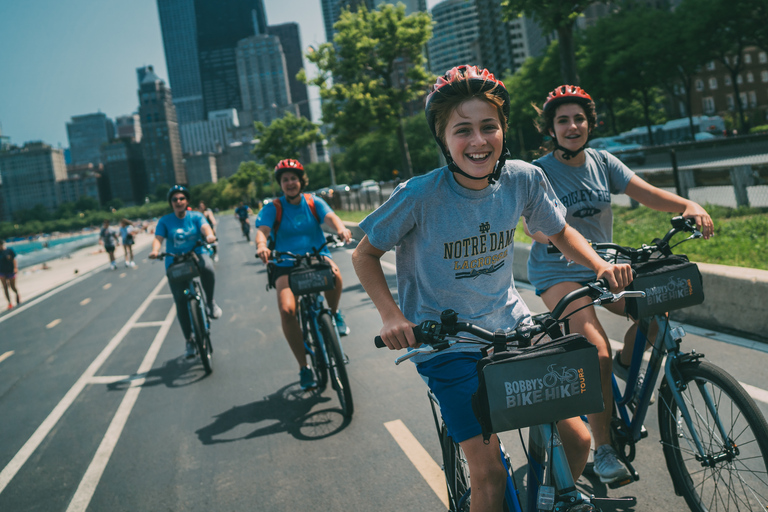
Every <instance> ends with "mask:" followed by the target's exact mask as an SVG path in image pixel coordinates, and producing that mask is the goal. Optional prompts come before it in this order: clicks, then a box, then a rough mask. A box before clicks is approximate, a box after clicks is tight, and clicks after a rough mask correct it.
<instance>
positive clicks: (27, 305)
mask: <svg viewBox="0 0 768 512" xmlns="http://www.w3.org/2000/svg"><path fill="white" fill-rule="evenodd" d="M107 265H108V263H105V264H104V265H102V266H100V267H97V268H95V269H93V270H91V271H90V272H86V273H85V274H83V275H82V276H80V277H78V278H77V279H73V280H72V281H70V282H68V283H66V284H63V285H61V286H59V287H58V288H54V289H53V290H51V291H49V292H48V293H46V294H43V295H41V296H39V297H37V298H36V299H33V300H32V301H30V302H25V303H24V304H22V305H21V306H16V307H15V308H13V310H12V311H11V312H10V313H7V314H5V315H3V316H2V317H0V323H3V322H5V321H6V320H8V319H9V318H13V317H14V316H16V315H18V314H19V313H21V312H22V311H24V310H26V309H29V308H31V307H32V306H34V305H35V304H38V303H40V302H43V301H44V300H45V299H47V298H48V297H52V296H54V295H56V294H57V293H59V292H60V291H63V290H66V289H67V288H69V287H70V286H74V285H76V284H77V283H79V282H80V281H82V280H84V279H88V278H89V277H91V275H93V274H95V273H96V272H99V271H101V270H104V269H105V268H107Z"/></svg>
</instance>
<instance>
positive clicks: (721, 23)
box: [678, 0, 765, 133]
mask: <svg viewBox="0 0 768 512" xmlns="http://www.w3.org/2000/svg"><path fill="white" fill-rule="evenodd" d="M763 1H765V0H763ZM753 3H754V1H753V0H729V1H728V2H725V1H724V0H684V1H683V3H682V4H681V5H680V6H679V7H678V8H679V9H685V10H690V11H691V12H693V13H696V18H693V17H692V19H695V20H698V22H699V23H700V25H699V27H698V28H697V30H698V31H699V33H702V34H707V40H708V41H716V42H717V44H714V45H711V46H710V47H709V52H710V53H709V55H710V58H711V59H716V60H718V61H720V63H722V64H723V66H725V68H726V69H727V70H728V72H729V74H730V75H731V84H732V87H733V97H734V103H735V107H736V112H737V113H738V117H739V128H740V131H741V132H742V133H744V132H745V131H746V128H747V122H746V119H745V116H744V105H742V102H741V93H740V91H739V89H740V88H739V74H740V73H741V72H742V70H743V69H744V49H745V48H746V47H747V46H750V45H751V44H754V40H753V35H754V30H750V28H751V27H753V26H754V23H753V22H752V20H751V18H750V16H751V15H752V14H753V12H754V11H755V10H754V8H753ZM761 23H762V24H765V20H762V22H761ZM707 60H709V59H707Z"/></svg>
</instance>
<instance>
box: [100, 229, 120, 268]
mask: <svg viewBox="0 0 768 512" xmlns="http://www.w3.org/2000/svg"><path fill="white" fill-rule="evenodd" d="M99 243H100V244H102V245H103V246H104V250H105V251H107V254H109V266H110V267H111V268H112V270H117V263H115V246H116V245H117V244H119V243H120V238H119V237H118V235H117V232H116V231H115V230H114V229H113V228H111V227H110V226H109V219H104V224H103V225H102V227H101V231H99Z"/></svg>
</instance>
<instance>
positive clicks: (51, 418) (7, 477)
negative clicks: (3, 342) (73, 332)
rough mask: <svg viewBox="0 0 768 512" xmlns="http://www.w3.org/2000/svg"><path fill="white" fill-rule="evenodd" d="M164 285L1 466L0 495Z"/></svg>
mask: <svg viewBox="0 0 768 512" xmlns="http://www.w3.org/2000/svg"><path fill="white" fill-rule="evenodd" d="M73 282H74V281H73ZM165 283H166V278H165V277H163V278H162V279H161V280H160V282H159V283H157V286H155V289H154V290H152V292H151V293H150V294H149V296H148V297H147V298H146V299H145V300H144V302H142V303H141V306H139V309H137V310H136V311H135V312H134V313H133V315H131V318H129V319H128V322H126V324H125V325H124V326H123V327H122V328H121V329H120V330H119V331H118V332H117V334H115V336H114V337H113V338H112V339H111V340H110V341H109V343H107V346H106V347H104V350H102V351H101V353H100V354H99V355H98V356H97V357H96V359H94V360H93V362H92V363H91V364H90V366H88V368H87V369H86V370H85V372H84V373H83V374H82V375H81V376H80V378H78V379H77V381H76V382H75V384H74V385H73V386H72V387H71V388H70V389H69V391H67V394H65V395H64V398H62V399H61V401H60V402H59V403H58V404H57V405H56V407H55V408H54V409H53V411H51V413H50V414H49V415H48V417H47V418H45V420H44V421H43V423H41V424H40V426H39V427H37V430H35V432H34V433H33V434H32V437H30V438H29V439H28V440H27V442H26V443H24V446H22V447H21V449H20V450H19V451H18V453H16V455H15V456H14V457H13V459H11V461H10V462H9V463H8V465H7V466H5V468H3V470H2V471H0V493H2V492H3V490H5V488H6V487H7V486H8V483H9V482H10V481H11V480H12V479H13V477H14V476H16V473H18V472H19V470H20V469H21V467H22V466H23V465H24V463H25V462H27V460H28V459H29V457H30V456H31V455H32V454H33V453H34V452H35V450H36V449H37V447H38V446H40V444H41V443H42V442H43V441H44V440H45V437H46V436H47V435H48V434H49V433H50V431H51V430H53V427H55V426H56V423H58V421H59V420H60V419H61V417H62V416H63V415H64V413H65V412H66V411H67V409H68V408H69V406H70V405H72V403H73V402H74V401H75V399H76V398H77V396H78V395H79V394H80V392H81V391H82V390H83V388H85V386H86V385H87V384H88V381H89V380H90V379H91V378H92V377H93V376H94V375H96V372H97V371H98V370H99V368H100V367H101V365H103V364H104V362H105V361H106V360H107V358H109V356H110V355H112V352H113V351H114V350H115V348H117V346H118V345H119V344H120V342H121V341H123V338H125V336H126V334H128V332H129V331H130V330H131V328H132V327H133V325H134V324H135V323H136V320H138V319H139V318H141V315H143V314H144V311H145V310H146V309H147V307H149V305H150V304H151V303H152V300H153V299H154V298H155V295H156V294H157V292H158V291H159V290H160V288H162V287H163V285H164V284H165Z"/></svg>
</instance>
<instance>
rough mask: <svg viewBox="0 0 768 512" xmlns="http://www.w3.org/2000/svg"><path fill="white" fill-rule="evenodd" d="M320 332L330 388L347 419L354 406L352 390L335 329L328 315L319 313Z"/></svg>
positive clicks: (350, 415)
mask: <svg viewBox="0 0 768 512" xmlns="http://www.w3.org/2000/svg"><path fill="white" fill-rule="evenodd" d="M318 320H319V322H320V331H321V332H322V334H323V341H324V342H325V349H326V351H327V352H328V361H329V363H330V364H329V365H328V366H329V368H328V371H329V372H330V374H331V378H332V379H333V380H332V381H331V386H333V389H335V390H336V394H337V395H338V396H339V402H340V403H341V410H342V412H343V413H344V416H345V417H347V418H350V417H352V413H353V412H354V410H355V406H354V404H353V403H352V390H351V389H350V387H349V377H348V376H347V366H346V362H345V361H344V353H343V352H342V350H341V344H340V343H339V337H338V336H336V328H335V327H334V325H333V319H332V318H331V315H330V314H329V313H327V312H326V313H321V314H320V318H319V319H318Z"/></svg>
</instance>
